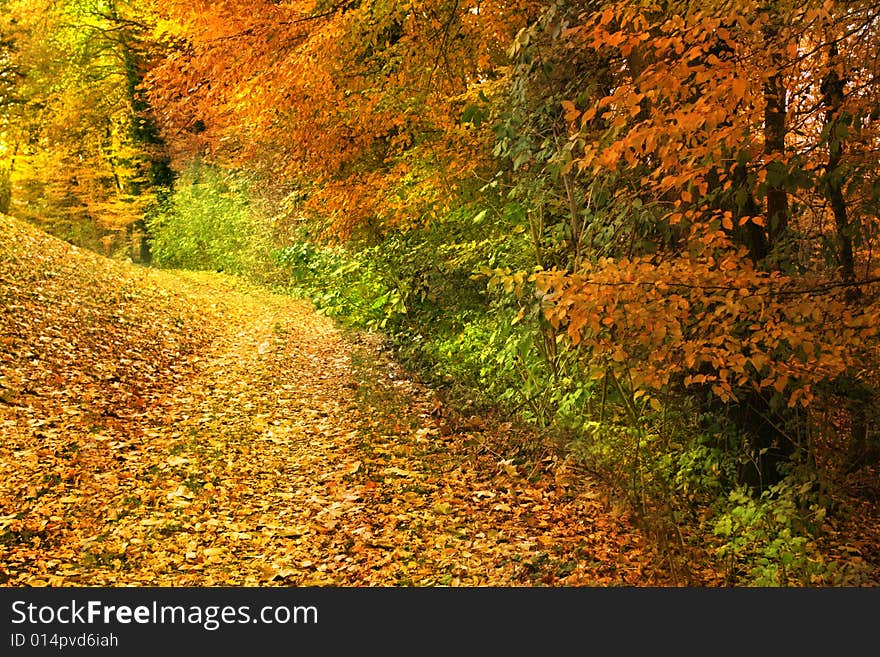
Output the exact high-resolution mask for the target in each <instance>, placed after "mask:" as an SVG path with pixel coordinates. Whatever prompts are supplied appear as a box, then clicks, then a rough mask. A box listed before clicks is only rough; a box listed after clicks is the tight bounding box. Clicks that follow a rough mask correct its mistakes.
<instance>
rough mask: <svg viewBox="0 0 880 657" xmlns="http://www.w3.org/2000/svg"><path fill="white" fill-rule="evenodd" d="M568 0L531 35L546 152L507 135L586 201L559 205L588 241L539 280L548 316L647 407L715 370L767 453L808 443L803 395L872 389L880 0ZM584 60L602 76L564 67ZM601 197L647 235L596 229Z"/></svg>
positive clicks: (713, 389)
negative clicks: (566, 71)
mask: <svg viewBox="0 0 880 657" xmlns="http://www.w3.org/2000/svg"><path fill="white" fill-rule="evenodd" d="M556 11H557V10H556V9H553V10H551V12H552V13H551V14H548V15H546V16H549V17H550V18H546V17H545V20H544V21H543V22H540V23H537V24H536V25H534V26H533V27H532V28H531V32H526V33H524V34H522V35H521V36H520V38H519V39H518V43H519V44H520V45H521V46H522V47H521V48H520V50H521V52H520V61H521V62H523V63H521V64H520V66H521V71H522V72H521V75H522V76H524V80H523V82H521V83H520V87H523V85H531V87H532V88H539V89H548V90H549V91H550V93H546V94H545V95H544V96H543V98H545V99H547V100H553V101H558V107H557V109H556V110H555V113H554V112H551V111H548V110H549V108H548V107H547V105H546V104H545V105H543V106H542V109H543V111H544V115H543V116H545V117H547V118H540V119H531V122H532V125H533V126H534V125H537V126H538V127H539V128H540V129H543V130H544V133H543V136H542V135H538V136H539V140H538V143H540V144H541V148H542V149H543V150H538V149H534V147H533V146H531V147H530V146H529V145H528V144H529V142H523V141H522V140H523V137H522V136H519V135H517V134H516V132H515V131H513V137H511V134H505V135H504V138H505V139H506V142H502V144H503V146H504V153H505V154H507V155H508V156H509V157H511V160H512V162H513V168H514V169H516V168H518V167H525V168H526V169H528V168H529V167H530V166H532V167H534V166H536V165H537V166H538V169H537V171H538V172H539V177H541V178H543V177H545V176H546V177H550V178H553V179H556V180H558V181H560V183H559V188H558V189H559V190H560V191H559V193H557V198H560V200H568V201H569V203H568V208H567V211H566V210H565V209H564V208H565V206H566V204H565V203H558V204H557V207H558V208H559V209H557V210H556V214H557V215H558V216H566V221H567V223H568V224H569V229H568V235H569V236H570V239H569V244H570V246H569V249H570V251H571V256H570V257H569V258H567V259H564V260H562V261H558V262H556V263H553V264H556V265H557V267H556V268H555V269H553V270H552V271H547V272H543V273H539V274H537V275H535V276H534V277H533V280H534V281H535V282H536V283H537V285H538V289H539V290H540V291H542V292H543V293H544V294H545V295H547V296H545V304H546V307H545V310H544V312H545V316H546V317H547V319H548V320H549V321H550V322H551V323H552V324H553V325H554V326H555V327H558V328H559V329H560V330H565V331H566V333H567V335H568V337H569V338H570V339H571V340H572V342H573V343H574V344H576V345H578V347H579V348H580V349H581V351H582V353H583V357H584V364H585V367H588V368H590V369H592V370H595V371H596V372H597V375H598V376H600V377H607V378H610V379H612V381H614V382H615V384H616V385H617V386H618V388H619V390H620V391H621V393H622V394H623V395H624V397H626V398H628V399H629V400H630V401H629V404H630V406H632V402H633V401H637V400H639V399H643V400H645V399H646V400H650V401H652V403H655V398H656V397H659V398H664V397H665V396H666V395H668V394H671V393H672V392H673V391H674V390H676V389H678V388H681V389H684V390H695V389H698V388H705V389H706V390H707V391H708V392H709V394H710V395H711V396H714V397H715V398H717V399H718V400H720V401H721V402H722V403H723V404H725V405H726V406H727V407H728V408H729V409H730V412H731V416H732V417H733V418H734V419H736V420H738V421H739V422H740V426H741V429H742V430H743V431H745V432H752V433H753V434H758V435H753V442H752V448H753V449H754V450H755V453H756V454H758V455H762V454H764V455H766V454H768V452H770V453H772V452H773V451H774V450H777V449H778V450H780V453H781V454H783V455H784V454H790V453H791V452H792V451H794V449H795V448H797V447H803V446H804V445H805V443H804V440H803V438H801V437H799V436H800V432H801V431H802V430H803V427H804V426H805V424H804V422H803V421H802V413H800V412H794V411H793V409H798V408H809V407H810V406H811V404H812V402H813V401H814V398H815V394H816V392H817V390H818V389H819V388H823V386H825V385H826V384H832V387H833V382H835V381H838V380H840V377H844V378H845V379H846V380H849V381H852V380H853V377H854V376H855V378H856V379H858V380H859V381H860V383H859V385H858V386H857V387H859V389H860V390H862V391H863V392H862V393H860V396H859V399H860V400H864V394H865V393H864V390H865V385H868V380H867V379H865V378H863V377H864V374H865V372H866V371H865V370H864V369H861V368H860V363H861V362H862V361H861V359H862V358H863V356H864V353H865V351H864V348H865V346H866V345H869V344H873V340H874V339H875V334H876V329H875V326H876V318H877V306H876V304H875V303H874V294H873V293H867V292H866V290H867V289H868V287H866V285H862V284H861V283H862V282H864V283H865V284H868V283H871V282H873V281H875V280H876V272H875V270H874V267H873V262H872V258H871V244H872V242H873V239H874V235H875V234H876V223H877V219H878V213H877V204H876V199H877V194H876V189H877V187H876V185H877V183H876V166H875V164H876V160H874V161H873V162H874V163H873V164H872V157H873V154H874V153H875V152H876V148H877V144H878V141H877V140H878V135H877V122H876V118H872V117H873V114H872V113H873V112H874V111H875V110H874V106H873V103H874V100H873V97H875V94H876V88H875V87H876V73H877V71H876V70H875V68H876V62H875V61H874V58H871V57H870V56H868V55H867V50H865V49H870V48H875V49H876V46H877V38H878V37H877V32H876V29H877V15H876V11H875V10H874V9H872V8H870V7H867V6H855V5H852V4H846V5H837V4H834V3H824V4H820V3H808V4H806V5H801V6H798V7H785V6H782V5H762V4H750V3H737V5H736V7H734V8H731V7H729V6H728V5H721V6H718V7H714V6H712V5H710V6H705V7H701V8H699V9H687V8H685V7H680V8H676V10H672V9H671V8H670V9H668V10H662V9H660V8H654V9H651V10H649V11H645V8H644V7H643V6H642V5H635V4H630V3H616V4H609V5H607V6H605V7H600V8H599V9H598V10H592V9H591V10H588V11H581V10H578V8H576V7H571V8H570V9H569V10H568V12H567V13H566V14H563V15H560V17H559V18H557V17H556V16H557V14H556V13H555V12H556ZM532 44H534V45H532ZM841 53H846V56H845V57H844V56H842V55H841ZM539 58H540V59H541V60H544V61H543V62H542V64H543V65H542V66H541V67H534V66H530V62H532V61H537V60H538V59H539ZM571 61H575V62H583V63H584V64H585V65H586V66H587V71H588V72H587V74H586V76H585V77H580V78H572V77H568V76H565V77H564V78H563V80H562V82H561V83H553V82H552V77H551V78H548V77H546V75H545V73H544V71H546V70H548V69H550V70H553V67H554V66H558V67H565V66H571V64H570V62H571ZM573 79H574V80H577V82H573V81H572V80H573ZM560 91H564V92H566V94H567V97H565V98H560V97H559V93H560ZM529 96H530V95H529V94H528V93H527V94H525V99H526V102H527V101H528V98H529ZM521 97H522V96H521ZM531 97H532V98H534V95H533V94H532V95H531ZM515 103H519V104H520V105H523V101H522V100H518V99H517V100H516V101H515ZM524 106H525V107H528V105H527V104H526V105H524ZM563 124H564V126H565V127H564V128H563ZM508 125H509V124H508ZM542 126H543V127H542ZM563 129H564V133H563ZM508 130H509V132H510V129H508ZM515 139H518V140H519V142H517V141H515ZM518 143H524V144H526V145H525V146H518V145H517V144H518ZM531 143H532V144H534V143H536V142H535V140H534V139H533V140H532V142H531ZM511 144H513V145H511ZM517 149H521V151H520V152H521V153H522V155H519V154H518V151H517ZM530 149H531V150H530ZM533 151H537V152H538V156H537V157H536V156H535V155H534V154H533ZM526 175H530V174H529V173H527V174H526ZM609 181H610V183H609ZM602 185H609V186H610V191H609V192H607V193H605V194H602V195H600V194H597V193H596V192H597V190H599V189H600V188H601V186H602ZM596 198H601V199H605V200H604V201H603V203H605V204H607V205H608V206H610V207H617V208H620V209H621V211H624V212H626V213H627V217H628V218H627V219H626V220H624V221H623V223H622V224H621V226H622V228H623V230H625V231H627V233H628V234H629V235H630V236H631V239H628V240H614V239H612V240H611V241H610V242H606V243H605V244H604V245H603V244H602V242H601V241H600V242H599V243H596V240H595V237H592V236H595V235H600V234H601V233H602V231H603V230H606V229H604V228H603V222H607V221H608V219H609V218H610V217H613V216H615V215H614V212H613V211H611V212H609V211H607V210H606V211H605V212H602V213H593V212H591V203H592V204H594V203H595V201H594V200H593V199H596ZM608 199H611V200H610V201H609V200H608ZM572 201H573V202H572ZM856 208H857V209H856ZM851 211H853V214H854V216H853V217H851ZM855 217H857V218H855ZM582 224H583V228H581V225H582ZM639 227H640V228H639ZM615 234H617V233H615V232H613V231H612V232H611V235H612V236H614V235H615ZM582 235H591V237H590V239H589V240H588V241H587V246H586V247H585V244H584V241H583V238H582ZM855 244H859V245H860V246H861V250H860V252H858V253H857V252H856V250H855V247H854V245H855ZM826 256H827V257H826ZM857 262H858V264H856V263H857ZM539 264H542V263H539ZM855 289H860V290H862V291H863V293H865V296H863V297H861V299H860V301H859V302H858V303H853V301H854V299H855V297H854V295H853V291H854V290H855ZM858 371H861V373H862V374H861V375H858V374H854V373H855V372H858ZM799 418H800V419H799ZM796 420H797V423H795V421H796ZM798 426H800V427H801V429H798V428H797V427H798ZM762 427H763V428H762ZM759 461H760V459H759ZM759 470H762V471H761V472H759V473H758V474H759V475H760V477H762V478H763V479H764V480H765V481H772V480H773V479H774V478H777V477H778V476H779V473H778V472H775V467H774V466H772V465H766V466H760V465H759ZM771 470H774V471H771Z"/></svg>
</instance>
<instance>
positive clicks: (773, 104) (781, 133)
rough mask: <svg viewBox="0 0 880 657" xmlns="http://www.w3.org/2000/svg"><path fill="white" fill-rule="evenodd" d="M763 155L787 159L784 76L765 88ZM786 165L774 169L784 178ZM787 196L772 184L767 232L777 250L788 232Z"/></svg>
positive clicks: (780, 185)
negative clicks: (785, 157) (777, 244)
mask: <svg viewBox="0 0 880 657" xmlns="http://www.w3.org/2000/svg"><path fill="white" fill-rule="evenodd" d="M764 103H765V105H764V153H765V154H766V155H768V156H771V157H776V158H780V160H782V159H783V158H784V156H785V133H786V120H785V114H786V89H785V83H784V81H783V79H782V75H780V74H778V73H776V74H774V75H772V76H771V77H770V78H769V79H768V80H767V82H766V83H765V84H764ZM783 166H784V164H783V161H777V162H775V163H774V165H771V168H772V169H776V170H777V171H778V172H779V173H780V174H781V169H782V167H783ZM788 219H789V208H788V192H787V191H786V189H785V185H784V184H783V183H782V182H781V181H779V180H771V182H770V184H769V185H768V187H767V232H768V237H769V241H770V245H771V246H774V245H775V244H776V243H777V242H778V241H779V238H780V237H781V236H782V235H783V234H784V233H785V232H786V230H788Z"/></svg>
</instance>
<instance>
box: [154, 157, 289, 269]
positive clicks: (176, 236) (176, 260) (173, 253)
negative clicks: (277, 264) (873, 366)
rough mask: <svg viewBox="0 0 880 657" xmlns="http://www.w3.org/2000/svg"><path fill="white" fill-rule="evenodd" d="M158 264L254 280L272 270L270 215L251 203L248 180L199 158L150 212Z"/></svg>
mask: <svg viewBox="0 0 880 657" xmlns="http://www.w3.org/2000/svg"><path fill="white" fill-rule="evenodd" d="M146 222H147V227H148V229H149V233H150V236H151V241H150V247H151V250H152V253H153V257H154V259H155V261H156V264H158V265H160V266H162V267H177V268H182V269H196V270H217V271H224V272H228V273H232V274H239V275H243V276H247V277H249V278H253V279H256V280H266V279H267V278H268V277H269V275H270V272H271V270H270V264H271V258H270V254H271V252H272V248H273V247H272V226H271V221H270V220H269V219H267V218H266V217H264V216H261V214H260V213H259V212H258V211H257V210H256V209H255V208H254V207H253V206H252V204H251V203H250V201H249V197H248V190H247V185H246V182H245V181H244V180H242V179H239V178H236V176H235V175H233V174H230V173H221V172H220V171H218V170H216V169H213V168H210V167H207V166H204V165H199V164H194V165H192V166H190V168H189V169H187V170H186V171H185V172H184V173H183V174H182V175H181V176H180V178H179V179H178V181H177V183H176V187H175V189H174V190H173V191H172V192H171V193H170V194H169V195H167V196H166V197H165V198H164V199H163V200H162V201H161V202H160V203H159V204H158V205H157V206H156V207H154V208H153V210H152V211H151V212H149V213H148V215H147V218H146Z"/></svg>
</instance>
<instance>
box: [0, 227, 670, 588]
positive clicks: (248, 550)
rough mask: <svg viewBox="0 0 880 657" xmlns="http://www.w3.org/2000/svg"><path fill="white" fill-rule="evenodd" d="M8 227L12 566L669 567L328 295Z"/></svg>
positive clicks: (258, 571)
mask: <svg viewBox="0 0 880 657" xmlns="http://www.w3.org/2000/svg"><path fill="white" fill-rule="evenodd" d="M0 223H2V224H3V225H0V233H2V234H3V235H4V237H3V238H0V240H2V241H0V283H2V285H3V287H2V288H0V329H2V337H0V340H2V342H0V357H2V360H0V393H2V394H0V438H2V439H0V469H2V470H0V505H2V506H0V579H2V583H3V584H5V585H7V586H29V585H55V586H57V585H161V586H213V585H236V586H237V585H251V586H269V585H281V586H284V585H338V586H367V585H375V586H390V585H405V586H412V585H419V586H435V585H453V586H476V585H490V586H527V585H545V586H546V585H551V586H559V585H568V586H577V585H631V586H646V585H657V584H668V583H671V582H670V581H669V579H668V577H667V576H666V575H665V574H663V573H662V572H660V571H658V570H655V569H653V568H652V567H651V564H652V563H656V555H655V553H654V551H653V550H652V549H651V547H650V546H649V544H648V543H647V541H646V540H645V539H644V537H643V536H642V535H641V534H640V533H639V532H638V531H637V530H635V529H634V528H633V527H632V526H631V524H629V520H628V518H627V517H626V515H625V514H623V513H621V512H619V511H616V510H615V507H614V506H613V505H609V504H606V503H604V502H603V501H602V497H601V495H600V494H599V492H598V491H597V490H596V488H595V487H594V486H593V485H591V484H590V482H589V481H587V480H585V479H584V478H583V477H582V476H575V475H574V474H573V473H572V472H570V471H569V470H567V469H566V468H565V465H564V463H561V462H559V461H558V460H557V459H555V458H553V457H551V456H550V455H547V458H544V459H538V460H536V461H535V462H534V463H529V464H523V463H519V464H518V463H516V462H514V459H512V458H510V454H506V453H505V452H504V445H505V444H506V442H505V441H506V438H507V437H506V435H505V432H509V433H510V439H511V440H514V438H515V435H514V434H515V432H514V431H513V429H512V428H511V427H510V426H509V425H501V426H495V427H491V428H490V427H489V426H488V424H487V423H484V422H481V421H480V420H479V419H475V420H474V421H473V422H471V423H469V424H467V425H466V426H462V425H457V426H454V427H452V428H450V427H449V422H448V421H447V420H446V419H445V418H444V417H443V409H442V407H441V406H440V405H439V404H438V403H437V402H436V401H435V400H434V399H433V397H432V395H431V392H430V391H429V390H426V389H423V388H421V387H420V386H418V385H416V384H414V383H411V382H409V381H407V380H406V378H405V377H404V376H403V375H402V373H401V372H400V371H399V370H398V369H397V368H396V367H395V366H394V364H393V363H391V362H390V361H388V359H386V358H384V357H383V356H382V354H381V353H379V352H378V351H377V350H376V347H375V345H374V343H373V342H372V341H371V340H369V339H367V338H361V337H357V336H355V337H347V336H346V335H345V334H343V332H341V331H340V330H339V329H338V328H337V327H336V326H335V325H334V324H333V323H332V322H331V321H330V320H329V319H327V318H325V317H322V316H320V315H318V314H316V313H315V312H314V310H313V309H312V308H311V306H310V305H309V304H307V303H305V302H302V301H298V300H296V299H292V298H290V297H286V296H281V295H275V294H271V293H269V292H267V291H265V290H261V289H257V288H252V287H248V286H244V285H243V284H241V283H240V282H237V281H236V280H234V279H232V278H229V277H224V276H221V275H217V274H204V273H202V274H186V273H174V272H156V271H150V270H142V269H136V268H134V267H131V266H127V265H123V264H120V263H112V262H110V261H107V260H105V259H102V258H99V257H98V256H94V255H92V254H84V253H82V252H78V251H76V250H74V249H72V248H71V247H69V246H67V245H64V244H62V243H60V242H57V241H56V240H53V239H51V238H47V237H45V236H42V235H40V234H36V233H33V232H32V231H31V229H28V228H26V227H24V226H23V225H21V224H19V223H18V222H13V221H12V220H10V219H8V218H5V217H0Z"/></svg>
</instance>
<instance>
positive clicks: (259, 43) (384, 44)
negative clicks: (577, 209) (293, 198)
mask: <svg viewBox="0 0 880 657" xmlns="http://www.w3.org/2000/svg"><path fill="white" fill-rule="evenodd" d="M536 6H537V3H536V2H532V1H530V0H518V1H517V2H503V3H501V2H486V3H481V4H480V6H479V10H476V9H472V8H470V7H468V6H465V5H462V4H460V3H458V2H450V1H449V0H428V1H422V2H397V1H393V0H391V1H387V0H386V1H381V0H377V1H373V2H363V3H345V2H342V3H337V4H333V5H329V4H327V3H322V2H283V3H264V2H255V1H253V0H236V1H232V0H229V1H224V2H218V3H196V4H193V3H190V2H186V3H184V2H172V3H169V4H168V5H167V7H166V9H165V11H166V12H167V18H168V21H167V23H164V24H163V25H164V33H165V35H166V37H167V38H168V39H169V40H171V41H172V42H173V43H176V44H177V45H176V48H175V49H174V54H173V55H172V56H171V57H169V58H168V59H167V60H166V61H165V62H164V63H163V64H162V65H161V66H160V67H158V68H157V69H155V70H154V71H153V74H152V76H151V78H150V81H149V83H148V88H149V91H150V95H151V97H152V99H153V102H154V104H155V105H156V106H159V107H162V108H163V111H162V120H163V123H164V126H165V129H166V134H167V135H168V136H169V137H171V138H172V141H173V142H174V143H175V145H176V147H177V149H178V153H177V154H178V156H179V157H191V156H192V155H193V154H194V153H200V154H206V155H209V156H210V157H212V158H215V159H216V160H218V161H220V162H223V163H226V164H232V165H236V164H241V163H245V162H246V163H248V165H249V166H251V167H253V166H255V165H257V166H261V167H262V168H263V169H264V170H265V171H267V172H271V175H272V176H273V177H283V178H286V179H297V180H300V181H308V182H309V183H317V184H318V185H319V186H323V191H321V192H319V193H318V195H317V196H316V197H314V198H313V199H312V200H311V203H310V206H311V207H313V208H314V209H315V210H316V211H318V213H319V214H321V215H323V216H328V215H329V216H333V217H336V218H337V219H338V221H337V222H336V228H337V229H338V231H339V232H343V233H345V232H347V231H348V230H350V229H351V228H352V227H353V226H355V225H358V224H360V223H362V222H365V221H368V220H374V219H376V218H377V217H378V218H379V219H380V220H381V221H389V222H391V223H394V222H395V221H396V219H395V217H398V213H397V212H396V211H395V209H394V206H395V202H393V201H389V199H391V198H393V197H394V195H395V194H396V191H397V190H398V188H399V187H400V185H401V184H404V185H407V184H408V183H406V181H405V180H404V178H405V177H406V176H407V175H408V174H411V173H412V171H413V169H419V170H426V169H427V168H428V167H426V166H420V163H425V162H430V164H431V168H433V169H435V170H436V169H443V170H445V172H446V173H444V174H441V175H442V176H444V177H445V180H439V181H438V180H432V176H430V175H426V176H425V177H424V178H423V179H422V180H420V181H419V182H420V191H421V192H422V193H421V194H416V196H420V197H421V198H422V200H423V201H424V203H425V204H426V206H425V207H422V208H420V211H421V212H426V211H427V206H430V205H431V203H432V202H433V201H434V200H435V199H437V198H442V197H443V195H444V194H443V187H445V186H447V185H452V186H453V187H454V181H455V180H456V179H457V178H459V177H460V176H461V175H465V174H467V173H468V172H469V171H470V170H471V169H472V167H473V165H474V164H475V162H478V161H481V160H482V161H485V157H486V155H485V154H486V153H487V149H485V148H481V147H483V146H484V145H485V143H486V136H485V135H484V134H473V133H474V131H470V132H469V131H462V130H461V129H460V128H459V126H458V124H459V118H460V115H461V109H462V108H461V101H460V99H461V98H462V97H465V96H466V95H467V94H468V93H469V90H472V89H474V88H476V87H478V86H480V85H481V84H483V83H484V82H486V81H488V79H489V78H491V77H492V76H494V75H495V74H496V69H497V68H498V67H499V66H501V65H502V64H503V63H504V51H505V48H506V46H507V43H508V41H509V40H510V39H511V38H512V35H513V34H514V33H515V32H516V30H517V29H519V28H520V27H521V26H522V25H523V24H524V23H525V21H526V19H527V18H528V16H529V14H530V13H531V12H534V9H535V7H536ZM477 153H481V154H482V155H481V156H480V157H477V156H476V154H477ZM447 174H448V175H447ZM410 191H411V190H410ZM449 191H450V190H447V192H446V195H447V196H448V195H449ZM408 210H409V209H408ZM410 214H411V213H410ZM398 218H399V217H398Z"/></svg>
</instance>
